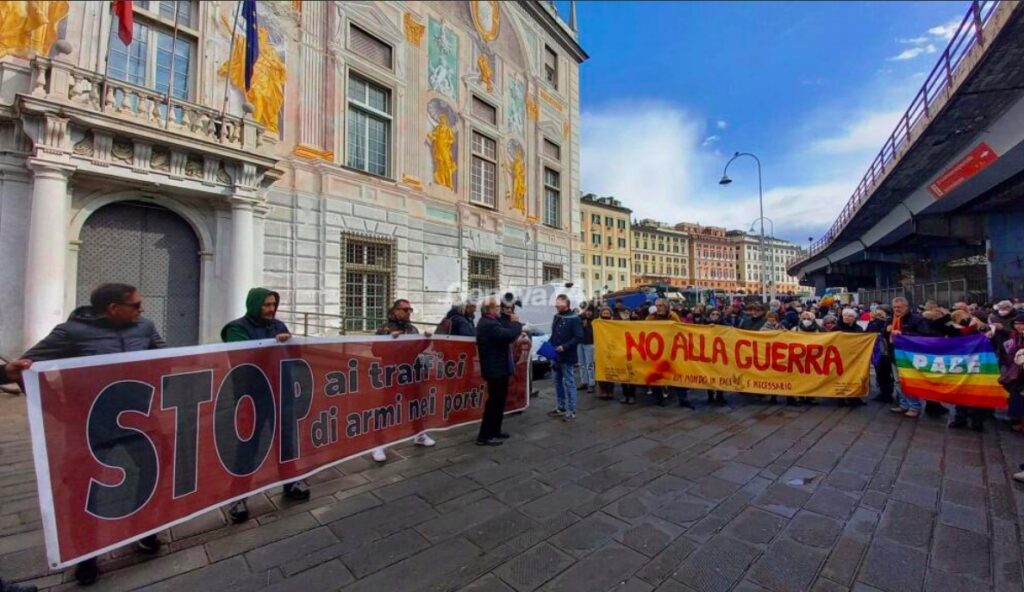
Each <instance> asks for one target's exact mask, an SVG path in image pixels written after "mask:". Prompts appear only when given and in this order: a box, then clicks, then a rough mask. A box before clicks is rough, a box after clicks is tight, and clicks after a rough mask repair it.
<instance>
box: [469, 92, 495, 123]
mask: <svg viewBox="0 0 1024 592" xmlns="http://www.w3.org/2000/svg"><path fill="white" fill-rule="evenodd" d="M473 116H474V117H476V118H477V119H479V120H481V121H486V122H487V123H489V124H491V125H498V110H497V109H495V108H494V106H492V105H491V104H490V103H488V102H487V101H484V100H483V99H481V98H479V97H476V96H474V97H473Z"/></svg>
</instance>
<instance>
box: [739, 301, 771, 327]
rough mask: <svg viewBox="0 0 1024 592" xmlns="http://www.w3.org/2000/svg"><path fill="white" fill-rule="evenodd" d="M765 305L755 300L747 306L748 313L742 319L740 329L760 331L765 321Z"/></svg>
mask: <svg viewBox="0 0 1024 592" xmlns="http://www.w3.org/2000/svg"><path fill="white" fill-rule="evenodd" d="M764 315H765V307H764V304H761V303H760V302H755V303H753V304H751V305H750V306H748V307H747V314H746V316H744V317H743V318H742V319H740V323H739V325H737V327H738V328H739V329H745V330H747V331H760V330H761V327H763V326H764V323H765V320H766V319H765V316H764Z"/></svg>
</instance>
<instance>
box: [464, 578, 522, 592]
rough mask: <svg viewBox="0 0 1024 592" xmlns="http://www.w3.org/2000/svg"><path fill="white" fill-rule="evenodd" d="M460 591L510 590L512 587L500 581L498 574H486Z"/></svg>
mask: <svg viewBox="0 0 1024 592" xmlns="http://www.w3.org/2000/svg"><path fill="white" fill-rule="evenodd" d="M462 592H512V588H510V587H508V585H507V584H505V582H502V581H501V579H500V578H498V576H496V575H494V574H487V575H485V576H484V577H482V578H480V579H479V580H477V581H475V582H473V583H472V584H470V585H468V586H466V587H465V588H463V589H462Z"/></svg>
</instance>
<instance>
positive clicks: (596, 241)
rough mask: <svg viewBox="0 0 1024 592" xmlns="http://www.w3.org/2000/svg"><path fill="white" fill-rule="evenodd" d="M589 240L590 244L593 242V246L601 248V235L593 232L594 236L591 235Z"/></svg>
mask: <svg viewBox="0 0 1024 592" xmlns="http://www.w3.org/2000/svg"><path fill="white" fill-rule="evenodd" d="M590 239H591V242H593V243H594V244H595V245H597V246H601V235H600V234H598V233H596V232H595V233H594V234H593V235H592V236H591V237H590Z"/></svg>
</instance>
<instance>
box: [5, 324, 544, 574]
mask: <svg viewBox="0 0 1024 592" xmlns="http://www.w3.org/2000/svg"><path fill="white" fill-rule="evenodd" d="M528 360H529V343H526V344H525V347H524V348H521V349H520V350H519V355H518V356H517V360H516V363H517V364H516V374H515V376H514V377H513V378H512V381H511V384H510V388H509V395H508V400H507V404H506V407H505V410H506V412H511V411H517V410H522V409H525V408H526V407H527V406H528V405H529V394H528V393H529V385H528V380H529V379H528V375H527V366H526V365H527V364H528ZM25 385H26V390H27V394H28V411H29V421H30V423H31V428H32V447H33V456H34V460H35V465H36V478H37V481H38V485H39V497H40V508H41V511H42V516H43V530H44V533H45V538H46V546H47V556H48V559H49V561H50V563H51V565H52V566H53V567H64V566H67V565H72V564H74V563H77V562H79V561H82V560H83V559H87V558H89V557H94V556H96V555H99V554H101V553H104V552H106V551H109V550H112V549H114V548H117V547H119V546H121V545H123V544H125V543H126V542H130V541H133V540H137V539H139V538H142V537H144V536H146V535H149V534H152V533H156V532H159V531H161V530H164V529H166V528H168V527H170V526H173V525H175V524H179V523H181V522H184V521H186V520H189V519H190V518H192V517H195V516H197V515H199V514H201V513H203V512H206V511H208V510H210V509H212V508H214V507H217V506H220V505H223V504H226V503H229V502H233V501H234V500H238V499H242V498H244V497H246V496H249V495H252V494H253V493H256V492H259V491H262V490H266V489H269V488H272V487H275V486H280V485H281V484H283V483H287V482H289V481H293V480H295V479H300V478H304V477H307V476H309V475H312V474H313V473H316V472H318V471H320V470H323V469H325V468H327V467H330V466H332V465H335V464H338V463H340V462H342V461H344V460H346V459H349V458H351V457H353V456H356V455H359V454H362V453H364V452H366V451H369V450H371V449H373V448H375V447H378V446H384V445H389V444H394V443H396V442H400V441H403V440H408V439H410V438H412V437H414V436H416V435H417V434H419V433H421V432H423V431H425V430H445V429H449V428H452V427H455V426H459V425H463V424H466V423H470V422H475V421H479V420H480V418H481V416H482V414H483V408H484V402H485V401H486V396H487V393H486V390H487V387H486V383H485V382H484V380H483V378H482V377H481V375H480V369H479V363H478V360H477V351H476V343H475V342H474V340H472V339H470V338H464V337H448V336H444V337H441V336H438V337H434V338H432V339H428V338H422V337H401V338H399V339H393V338H391V337H390V336H388V337H365V338H360V337H341V338H332V339H325V340H302V339H299V338H293V339H292V340H291V341H289V342H286V343H277V342H271V341H262V342H244V343H237V344H225V345H211V346H199V347H189V348H178V349H170V350H154V351H145V352H133V353H127V354H114V355H105V356H92V357H86V358H73V359H67V360H58V361H52V362H39V363H37V364H35V365H33V366H32V369H31V370H30V371H28V372H26V373H25Z"/></svg>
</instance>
